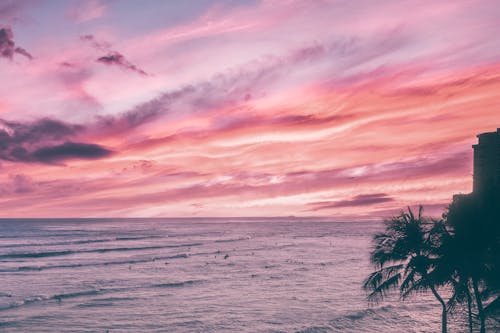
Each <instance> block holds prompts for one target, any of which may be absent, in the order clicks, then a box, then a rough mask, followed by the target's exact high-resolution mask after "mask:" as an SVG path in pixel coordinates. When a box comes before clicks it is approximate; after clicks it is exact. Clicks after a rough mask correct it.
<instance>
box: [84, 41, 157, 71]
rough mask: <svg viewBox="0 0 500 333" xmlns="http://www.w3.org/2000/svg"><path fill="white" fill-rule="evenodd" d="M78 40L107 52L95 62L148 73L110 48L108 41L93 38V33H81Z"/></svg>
mask: <svg viewBox="0 0 500 333" xmlns="http://www.w3.org/2000/svg"><path fill="white" fill-rule="evenodd" d="M80 40H82V41H84V42H87V43H89V44H90V46H92V47H93V48H94V49H96V50H98V51H101V52H106V53H107V54H106V55H104V56H102V57H99V58H97V59H96V61H97V62H99V63H101V64H105V65H114V66H119V67H121V68H123V69H126V70H130V71H133V72H136V73H138V74H141V75H144V76H148V75H149V74H148V73H146V72H145V71H144V70H142V69H141V68H139V67H137V66H136V65H134V64H132V63H131V62H130V61H128V60H127V59H126V58H125V56H124V55H123V54H121V53H120V52H117V51H114V50H113V49H112V48H111V44H110V43H108V42H104V41H99V40H97V38H95V36H94V35H82V36H80Z"/></svg>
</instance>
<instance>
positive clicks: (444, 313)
mask: <svg viewBox="0 0 500 333" xmlns="http://www.w3.org/2000/svg"><path fill="white" fill-rule="evenodd" d="M430 289H431V291H432V294H433V295H434V297H436V299H437V300H438V301H439V303H441V307H442V309H443V310H442V312H441V333H446V331H447V330H448V329H447V326H448V318H447V315H448V313H447V311H446V303H445V302H444V300H443V298H442V297H441V296H439V294H438V293H437V291H436V288H434V286H433V285H431V286H430Z"/></svg>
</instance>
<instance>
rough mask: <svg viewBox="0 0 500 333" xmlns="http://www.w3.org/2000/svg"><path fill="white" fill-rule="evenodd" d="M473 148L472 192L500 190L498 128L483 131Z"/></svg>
mask: <svg viewBox="0 0 500 333" xmlns="http://www.w3.org/2000/svg"><path fill="white" fill-rule="evenodd" d="M477 137H478V139H479V142H478V144H477V145H474V146H472V147H473V148H474V183H473V192H474V193H478V192H484V191H491V190H500V128H499V129H497V131H496V132H490V133H483V134H479V135H478V136H477Z"/></svg>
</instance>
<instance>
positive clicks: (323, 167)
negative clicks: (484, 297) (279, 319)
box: [0, 0, 500, 220]
mask: <svg viewBox="0 0 500 333" xmlns="http://www.w3.org/2000/svg"><path fill="white" fill-rule="evenodd" d="M154 5H155V6H156V7H157V8H155V12H157V13H158V14H159V13H163V14H162V15H161V20H160V19H159V16H158V19H157V20H155V16H154V13H152V12H151V13H149V14H148V15H145V14H144V15H142V16H141V13H139V12H137V6H138V3H137V2H134V1H120V2H104V1H90V2H71V3H70V2H68V3H67V4H66V3H64V4H63V3H61V4H60V6H67V8H59V9H58V10H52V9H54V8H52V7H53V6H54V4H53V3H50V2H48V1H47V2H45V1H42V2H38V3H33V4H28V3H26V4H23V5H22V6H21V5H19V6H17V5H16V6H12V5H11V6H10V7H8V8H7V7H5V8H3V7H2V6H3V4H2V2H1V1H0V22H6V23H5V24H7V26H6V29H7V28H8V29H7V30H5V31H9V34H8V36H7V35H5V36H6V37H8V40H9V43H10V44H8V45H11V46H12V45H22V46H23V50H24V51H26V52H27V54H29V55H30V56H32V58H27V57H21V56H19V55H18V54H13V56H12V57H0V70H1V72H2V76H1V77H0V81H2V82H3V83H4V84H2V85H0V94H1V96H4V97H3V99H2V101H0V140H1V141H0V163H1V164H0V168H1V170H2V175H3V176H0V208H1V210H2V212H3V214H2V215H4V216H22V217H26V216H35V217H40V216H74V217H84V216H131V217H132V216H136V217H139V216H255V215H259V216H263V215H286V216H288V215H297V216H301V215H304V216H306V215H329V216H332V217H334V218H335V219H338V220H353V219H374V218H380V217H383V216H387V215H389V214H392V213H394V212H397V211H398V210H399V209H400V208H401V207H404V206H406V205H414V204H418V203H422V204H424V205H426V206H427V207H428V209H429V212H430V213H440V210H441V209H442V207H443V206H444V205H445V204H446V203H447V202H449V200H450V199H451V196H452V194H454V193H459V192H469V191H470V190H471V183H472V177H471V172H472V150H471V147H470V146H471V144H473V143H474V142H475V135H476V134H478V133H480V132H485V131H492V130H495V129H496V128H497V127H499V125H500V116H499V114H500V41H499V40H498V39H496V38H493V37H492V36H495V35H496V34H497V33H498V28H497V18H496V16H495V15H493V13H495V12H498V9H499V5H498V3H497V2H495V1H487V0H484V1H454V2H442V3H424V2H421V1H407V2H404V3H402V2H400V1H390V0H387V1H382V2H377V4H374V3H373V2H370V1H280V2H275V1H257V2H248V3H247V2H231V1H229V2H227V3H224V5H222V4H220V3H215V2H214V4H213V5H212V6H208V7H207V8H206V9H204V10H203V11H202V12H201V13H200V7H199V6H198V5H196V4H195V3H194V2H193V4H192V5H191V6H189V8H191V7H192V10H188V11H187V12H183V15H182V19H179V17H180V16H177V13H176V9H175V8H172V6H171V5H169V4H168V3H167V2H165V3H160V2H155V3H154ZM45 7H46V8H45ZM7 9H8V10H7ZM40 9H46V10H41V11H40ZM148 10H149V9H148ZM38 13H45V14H38ZM118 13H120V14H118ZM126 13H128V14H126ZM132 13H134V18H135V19H134V21H133V22H127V25H126V26H125V25H124V24H125V20H124V19H123V17H121V16H119V15H129V14H130V15H131V14H132ZM35 26H36V27H37V29H38V30H37V32H36V38H33V37H32V36H31V34H30V31H32V30H31V29H33V27H35ZM54 27H65V29H60V31H59V32H58V33H57V34H55V35H54V31H55V30H54V29H55V28H54ZM0 28H1V27H0ZM10 32H12V33H10ZM0 43H1V41H0ZM5 45H7V44H5ZM8 45H7V46H8ZM11 46H9V47H10V49H9V50H11V49H12V47H11ZM12 50H14V49H12ZM13 52H14V51H13ZM9 54H11V53H9ZM110 55H111V56H110Z"/></svg>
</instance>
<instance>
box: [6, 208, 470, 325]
mask: <svg viewBox="0 0 500 333" xmlns="http://www.w3.org/2000/svg"><path fill="white" fill-rule="evenodd" d="M380 230H382V224H381V223H378V222H363V223H361V222H359V223H353V222H350V223H347V222H344V223H340V222H328V221H325V220H321V221H316V220H314V219H305V220H301V219H299V218H293V219H292V218H290V219H285V218H283V219H278V218H272V219H265V218H259V219H257V218H254V219H229V218H226V219H102V220H99V219H82V220H74V219H56V220H54V219H45V220H41V219H40V220H1V221H0V231H1V232H0V332H103V333H104V332H109V333H111V332H385V333H391V332H439V331H440V328H439V327H440V307H439V304H438V303H437V302H436V300H435V299H434V298H433V296H432V295H431V294H423V295H419V296H418V297H414V298H411V299H409V300H407V301H404V302H403V301H399V300H398V298H397V296H391V297H389V298H388V299H387V300H386V301H384V302H383V303H380V304H369V303H368V302H367V300H366V294H365V292H364V291H363V290H362V288H361V285H362V282H363V280H364V279H365V278H366V276H367V275H368V273H369V272H370V271H371V267H370V264H369V261H368V259H369V252H370V246H371V238H372V235H373V234H374V233H375V232H377V231H380ZM462 324H463V322H461V317H460V318H458V317H452V318H450V324H449V325H450V329H449V331H450V332H459V331H466V327H465V326H464V327H463V328H462V327H461V328H460V329H459V328H458V327H459V326H457V325H462Z"/></svg>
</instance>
